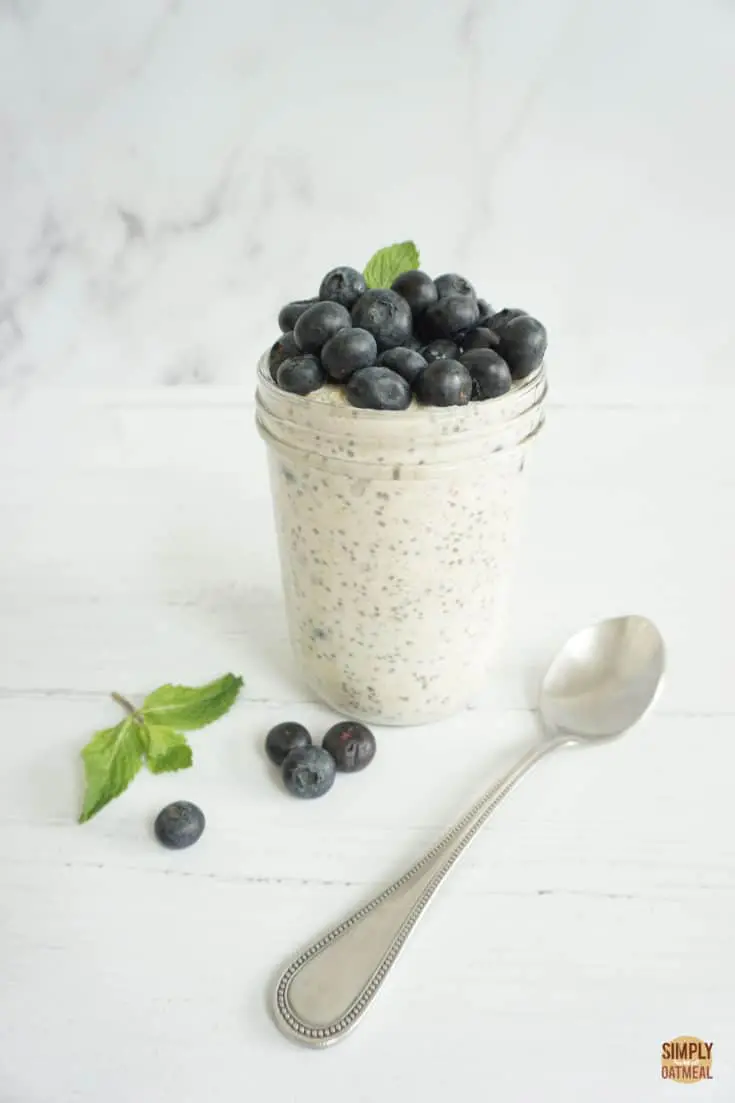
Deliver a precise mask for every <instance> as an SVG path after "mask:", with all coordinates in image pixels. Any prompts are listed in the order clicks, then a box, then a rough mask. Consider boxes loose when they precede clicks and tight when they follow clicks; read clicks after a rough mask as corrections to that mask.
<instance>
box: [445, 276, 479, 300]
mask: <svg viewBox="0 0 735 1103" xmlns="http://www.w3.org/2000/svg"><path fill="white" fill-rule="evenodd" d="M434 284H435V286H436V291H437V294H438V296H439V298H440V299H445V298H447V296H448V295H463V296H465V297H466V296H470V297H471V298H473V299H477V295H476V293H475V289H474V287H473V286H472V284H471V283H470V281H469V280H466V279H465V278H464V276H458V275H457V273H456V272H446V273H445V274H444V275H443V276H437V278H436V279H435V280H434Z"/></svg>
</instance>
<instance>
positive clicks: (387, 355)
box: [378, 346, 426, 383]
mask: <svg viewBox="0 0 735 1103" xmlns="http://www.w3.org/2000/svg"><path fill="white" fill-rule="evenodd" d="M378 364H379V365H380V366H381V367H383V368H390V369H391V371H395V372H398V374H399V375H402V376H403V378H404V379H405V380H406V382H407V383H413V381H414V379H415V378H416V376H417V375H418V374H419V372H420V371H423V369H424V368H425V367H426V360H425V359H424V357H423V356H422V355H421V353H420V352H416V351H415V350H414V349H407V348H403V347H401V346H399V347H398V348H394V349H386V350H385V352H381V354H380V356H379V357H378Z"/></svg>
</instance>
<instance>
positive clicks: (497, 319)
mask: <svg viewBox="0 0 735 1103" xmlns="http://www.w3.org/2000/svg"><path fill="white" fill-rule="evenodd" d="M525 314H526V311H525V310H519V309H518V307H515V306H513V307H510V306H506V307H504V308H503V309H502V310H498V311H497V313H495V314H491V315H490V317H489V318H488V319H487V326H488V328H489V329H492V330H494V331H495V332H496V333H499V332H500V330H501V329H502V328H503V326H504V325H506V324H507V323H508V322H510V321H512V319H513V318H523V317H524V316H525Z"/></svg>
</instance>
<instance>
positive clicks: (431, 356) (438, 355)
mask: <svg viewBox="0 0 735 1103" xmlns="http://www.w3.org/2000/svg"><path fill="white" fill-rule="evenodd" d="M421 355H422V356H423V358H424V360H426V363H427V364H431V362H432V361H433V360H456V359H457V357H458V356H459V348H458V346H457V345H456V344H455V343H454V341H450V340H448V339H447V338H446V337H440V338H439V339H438V340H437V341H430V342H429V344H428V345H424V347H423V348H422V350H421Z"/></svg>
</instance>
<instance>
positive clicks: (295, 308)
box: [278, 299, 319, 333]
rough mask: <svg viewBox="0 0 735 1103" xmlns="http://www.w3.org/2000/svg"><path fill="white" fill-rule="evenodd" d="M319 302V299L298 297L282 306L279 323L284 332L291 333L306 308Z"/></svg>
mask: <svg viewBox="0 0 735 1103" xmlns="http://www.w3.org/2000/svg"><path fill="white" fill-rule="evenodd" d="M318 302H319V300H318V299H296V300H295V301H294V302H292V303H286V305H285V306H284V307H281V311H280V313H279V315H278V324H279V326H280V327H281V329H282V330H283V332H284V333H289V332H290V331H291V330H292V329H293V327H294V326H295V325H296V322H297V320H298V319H299V318H300V317H301V315H302V314H303V313H304V311H305V310H306V308H307V307H308V306H313V305H314V303H318Z"/></svg>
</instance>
